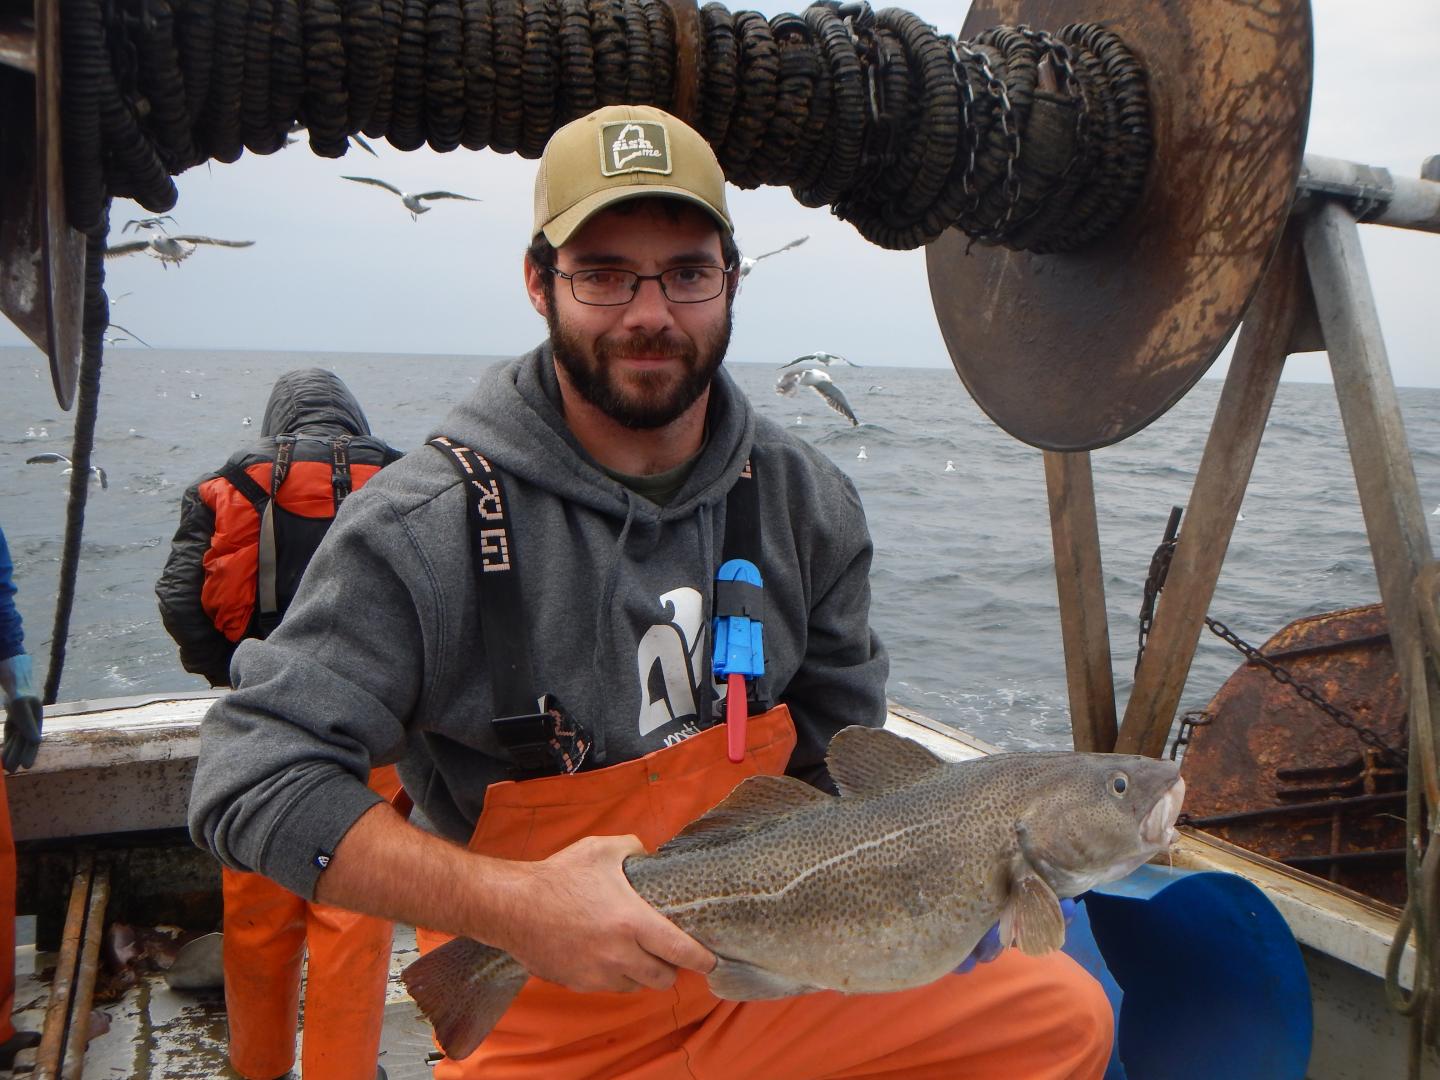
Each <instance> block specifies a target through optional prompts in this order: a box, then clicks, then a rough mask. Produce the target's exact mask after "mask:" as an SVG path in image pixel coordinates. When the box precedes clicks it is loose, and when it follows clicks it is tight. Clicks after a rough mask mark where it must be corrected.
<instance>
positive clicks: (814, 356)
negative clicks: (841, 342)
mask: <svg viewBox="0 0 1440 1080" xmlns="http://www.w3.org/2000/svg"><path fill="white" fill-rule="evenodd" d="M836 360H839V361H840V362H841V363H842V364H849V365H850V366H851V367H859V366H860V365H859V364H857V363H855V361H854V360H846V359H845V357H843V356H836V355H835V354H834V353H833V352H826V351H825V350H824V349H819V350H817V351H815V352H812V353H806V354H805V355H804V356H797V357H796V358H795V359H794V360H791V361H790V362H789V363H788V364H781V365H780V366H781V367H782V368H787V367H794V366H795V365H796V364H821V365H823V366H825V367H829V366H830V365H831V364H833V363H835V361H836Z"/></svg>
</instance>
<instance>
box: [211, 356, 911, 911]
mask: <svg viewBox="0 0 1440 1080" xmlns="http://www.w3.org/2000/svg"><path fill="white" fill-rule="evenodd" d="M559 403H560V396H559V388H558V385H557V384H556V380H555V373H554V367H553V361H552V359H551V355H550V350H549V347H548V345H547V346H542V347H541V348H540V349H538V350H536V351H534V352H531V353H529V354H527V355H526V356H523V357H521V358H519V359H518V360H514V361H510V362H508V363H505V364H501V365H497V366H495V367H493V368H490V369H488V370H487V371H486V372H485V373H484V374H483V375H482V376H481V379H480V383H479V386H478V387H477V388H476V390H475V392H474V394H473V395H472V396H471V397H470V399H469V400H468V401H466V402H465V403H463V404H462V405H460V406H459V407H458V408H456V409H455V410H454V411H452V412H451V414H450V415H449V416H448V417H447V418H446V420H445V422H444V424H443V425H442V426H441V428H440V429H439V431H438V432H437V434H444V435H448V436H450V437H451V438H453V439H455V440H457V441H458V442H461V443H463V444H465V445H467V446H469V447H471V448H472V449H474V450H476V451H478V452H479V453H481V454H483V455H484V456H485V457H486V458H487V459H489V460H490V461H491V462H492V463H493V464H494V465H496V466H498V467H499V468H500V469H501V470H502V471H503V475H504V478H505V485H506V499H507V503H508V510H509V513H510V515H511V523H512V524H511V528H512V535H513V539H514V548H515V550H514V551H513V552H512V558H513V559H514V561H515V564H516V573H517V575H518V578H519V582H520V589H521V595H522V597H523V602H524V607H525V620H526V627H525V629H526V632H527V633H528V635H529V644H530V654H531V660H532V664H533V666H534V674H535V678H536V681H537V682H538V683H539V685H538V686H537V687H535V691H536V693H539V692H542V691H545V692H550V693H553V694H555V695H556V696H557V697H558V698H559V699H560V701H561V702H562V703H563V704H564V705H565V707H566V708H567V709H568V711H569V712H570V713H571V714H573V715H574V716H575V717H576V718H578V719H579V720H580V721H581V722H582V723H584V724H585V725H587V726H588V727H590V728H591V730H593V731H596V732H597V733H601V738H600V739H599V740H597V741H598V742H601V743H603V757H602V759H601V760H599V761H596V762H592V763H589V764H593V765H595V766H600V767H603V766H604V765H611V764H615V763H617V762H621V761H625V760H628V759H631V758H634V757H638V756H641V755H643V754H646V753H649V752H651V751H653V750H656V749H659V748H661V747H664V746H667V745H673V744H675V743H676V742H678V741H681V740H683V739H684V738H687V737H689V736H690V735H693V734H695V733H696V732H698V731H699V730H702V729H703V728H705V727H708V726H710V725H711V724H712V723H714V722H715V721H716V719H717V718H718V717H719V714H720V710H721V707H722V704H721V703H718V702H717V700H716V694H715V689H714V682H713V679H712V676H711V672H710V650H711V635H710V618H711V602H712V591H713V582H714V578H715V573H716V569H717V568H718V566H719V563H720V562H721V560H722V558H723V554H722V550H721V549H722V545H723V540H724V536H725V511H726V496H727V494H728V493H729V490H730V487H731V486H732V484H734V483H735V481H736V478H737V477H738V476H739V473H740V471H741V468H742V466H743V465H744V462H745V461H746V459H747V458H749V457H750V456H751V454H752V450H753V453H754V457H755V461H756V470H757V472H756V475H757V480H758V484H759V492H760V518H761V523H762V527H761V533H762V537H761V552H760V561H761V566H760V571H761V574H762V576H763V580H764V596H765V618H764V642H765V690H766V695H765V696H767V697H768V698H769V699H771V700H774V701H780V702H784V703H785V704H787V705H788V706H789V707H790V710H791V713H792V715H793V717H794V719H795V724H796V728H797V731H798V735H799V741H798V744H797V746H796V749H795V753H794V755H793V756H792V758H791V763H790V772H791V773H792V774H794V775H798V776H801V777H804V778H807V779H811V780H816V779H818V778H821V777H823V768H824V766H823V762H824V751H825V746H826V745H827V743H828V742H829V739H830V737H831V736H832V735H833V734H834V733H835V732H836V731H838V730H839V729H840V728H842V727H845V726H847V725H849V724H868V725H879V724H881V723H883V722H884V716H885V692H884V688H885V679H886V676H887V674H888V669H889V662H888V659H887V658H886V655H885V652H884V650H883V648H882V647H881V645H880V642H879V640H878V639H877V638H876V636H875V635H874V633H873V632H872V631H871V630H870V626H869V608H870V586H869V570H870V559H871V543H870V536H869V532H868V529H867V527H866V524H865V517H864V513H863V511H862V509H861V506H860V500H859V496H858V495H857V493H856V491H855V489H854V487H853V485H852V484H851V483H850V481H849V479H848V478H847V477H846V476H845V475H844V474H843V473H841V472H840V471H839V470H838V469H837V468H836V467H835V466H834V465H833V464H832V463H831V462H830V461H828V460H827V459H826V458H825V457H823V456H822V455H821V454H820V453H818V452H817V451H815V450H814V449H813V448H811V447H810V446H809V445H807V444H806V443H804V442H802V441H800V440H799V439H796V438H795V437H793V436H791V435H790V434H789V433H787V432H786V431H785V430H784V429H783V428H781V427H780V426H778V425H776V424H773V423H771V422H769V421H766V420H763V419H761V418H758V417H756V416H755V414H754V412H753V411H752V409H751V408H750V404H749V402H748V401H747V400H746V399H745V396H744V394H743V393H742V392H741V391H740V390H739V389H738V388H737V387H736V385H735V383H734V382H733V380H731V379H730V377H729V375H728V374H726V373H725V372H724V371H723V370H722V371H721V372H720V373H719V374H718V375H717V377H716V379H715V382H714V384H713V388H712V391H711V395H710V408H709V415H708V418H707V422H708V438H707V441H706V444H705V447H704V449H703V450H702V451H701V453H700V455H699V457H698V459H697V460H696V463H695V465H694V468H693V470H692V471H691V473H690V475H689V477H688V478H687V479H686V481H685V483H684V485H683V486H682V487H681V489H680V490H679V492H678V493H677V494H676V495H675V497H674V498H673V499H671V500H670V501H669V503H668V504H667V505H666V506H664V507H663V508H662V507H660V506H657V505H656V504H654V503H652V502H650V501H649V500H648V499H646V498H644V497H643V496H641V495H638V494H636V493H635V492H633V491H631V490H630V489H629V488H627V487H625V486H624V485H623V484H621V483H619V482H617V481H616V480H614V479H612V478H611V477H609V476H608V475H606V473H605V472H604V471H603V470H602V469H601V468H600V466H599V465H598V464H597V463H596V462H595V461H594V459H593V458H591V457H590V456H589V454H587V453H586V452H585V450H584V449H583V448H582V447H581V446H580V444H579V443H578V441H577V440H576V439H575V437H574V436H573V435H572V434H571V433H570V430H569V428H568V427H567V426H566V424H565V420H564V418H563V416H562V413H561V411H560V405H559ZM476 596H477V592H476V583H475V579H474V574H473V573H472V570H471V556H470V547H469V539H468V533H467V520H466V504H465V498H464V492H463V490H462V488H461V485H460V483H459V481H458V479H457V476H456V473H455V470H454V468H453V466H452V465H451V464H450V463H449V462H448V461H447V460H446V459H445V456H444V455H443V454H442V453H441V451H439V450H437V449H436V448H434V447H430V446H425V447H422V448H420V449H418V450H416V451H413V452H412V453H410V454H408V455H407V456H406V457H405V458H403V459H402V460H401V461H399V462H398V463H396V464H395V465H392V466H390V467H388V468H386V469H384V470H383V471H382V472H380V473H379V474H377V475H376V477H375V478H374V479H373V480H372V481H371V482H370V483H369V484H367V485H366V486H365V488H364V489H363V490H361V491H358V492H356V493H355V494H354V495H352V496H351V497H350V498H348V499H347V500H346V501H345V504H344V506H343V507H342V509H341V513H340V515H339V517H338V518H337V519H336V522H335V524H334V526H333V527H332V528H331V529H330V532H329V534H328V535H327V536H326V539H325V541H324V543H323V544H322V545H321V547H320V549H319V551H318V552H317V553H316V555H315V558H314V559H313V561H312V562H311V564H310V569H309V570H308V572H307V573H306V575H305V579H304V582H303V584H302V586H301V588H300V591H299V592H298V593H297V595H296V597H295V600H294V602H293V603H292V605H291V607H290V610H289V612H288V614H287V615H286V618H285V621H284V622H283V623H282V624H281V625H280V627H279V629H278V630H277V631H276V632H275V633H274V634H272V635H271V636H270V638H269V639H267V640H265V641H248V642H245V643H244V644H243V645H242V646H241V647H240V649H239V650H238V651H237V653H236V655H235V660H234V664H233V674H234V675H235V678H236V686H237V689H236V691H235V692H234V693H232V694H230V695H229V696H227V697H226V698H224V699H222V700H220V701H218V702H216V704H215V705H214V706H213V707H212V708H211V709H210V712H209V713H208V714H207V715H206V717H205V721H204V724H203V726H202V731H201V750H200V761H199V767H198V770H197V773H196V777H195V786H194V789H193V792H192V794H191V800H190V828H191V832H192V835H193V836H194V837H195V840H196V842H197V843H199V844H201V845H202V846H205V847H208V848H209V849H210V850H211V851H213V852H214V853H215V855H216V856H217V857H219V858H220V860H221V861H222V862H224V863H225V864H226V865H228V866H231V867H234V868H236V869H240V870H255V871H259V872H260V873H263V874H266V875H267V876H269V877H272V878H274V879H275V880H277V881H279V882H280V883H281V884H282V885H285V886H286V887H287V888H290V889H292V890H294V891H295V892H297V893H299V894H301V895H302V896H313V895H314V890H315V884H316V879H317V878H318V876H319V874H320V872H321V870H322V869H323V867H324V865H326V864H327V863H328V856H329V855H330V853H332V852H333V851H334V850H335V847H336V845H337V844H338V843H339V842H340V840H341V838H342V837H343V836H344V835H345V832H346V830H348V829H349V828H350V826H351V825H352V824H354V822H355V820H356V819H357V818H358V817H360V815H361V814H363V813H364V812H365V811H367V810H368V809H370V807H371V806H373V805H374V803H375V802H376V801H377V798H378V797H377V796H376V795H375V794H374V793H373V792H371V791H370V790H369V789H368V788H367V787H366V786H365V783H364V779H365V777H366V776H367V774H368V771H369V769H370V768H371V767H372V766H374V765H380V764H386V763H391V762H398V763H399V768H400V776H401V779H402V780H403V781H404V783H405V787H406V790H407V791H408V792H409V793H410V795H411V797H412V798H413V799H414V801H415V805H416V816H415V818H414V819H413V820H415V821H416V822H417V823H418V824H421V825H422V826H423V827H426V828H429V829H431V830H432V831H434V832H437V833H439V834H440V835H443V836H446V837H449V838H451V839H453V840H456V841H459V842H461V843H464V842H465V841H467V840H468V839H469V837H470V835H471V833H472V832H473V830H474V827H475V824H476V822H477V821H478V819H479V817H480V812H481V809H482V807H483V803H484V798H485V789H486V788H487V787H488V786H489V785H490V784H491V783H494V782H496V781H498V780H503V779H507V778H508V777H509V770H510V768H511V764H512V763H511V761H510V760H509V758H508V756H507V752H506V751H505V750H504V749H503V748H502V747H501V746H500V744H499V743H498V741H497V740H496V738H495V736H494V734H493V732H492V730H491V727H490V723H489V721H490V719H491V718H492V717H493V716H494V709H493V707H492V699H491V691H490V672H489V668H488V666H487V663H486V658H485V654H484V647H483V637H482V633H481V625H480V619H479V613H478V605H477V600H476Z"/></svg>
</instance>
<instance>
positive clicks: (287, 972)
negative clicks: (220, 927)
mask: <svg viewBox="0 0 1440 1080" xmlns="http://www.w3.org/2000/svg"><path fill="white" fill-rule="evenodd" d="M370 787H371V789H372V790H374V791H375V792H376V793H378V794H379V795H380V796H381V797H383V798H385V799H387V800H389V799H390V798H391V797H392V796H394V794H395V792H396V791H398V790H399V788H400V778H399V777H398V776H396V774H395V766H393V765H386V766H383V767H382V768H379V769H376V770H375V771H374V772H372V773H371V774H370ZM222 885H223V888H224V896H225V924H224V926H225V949H224V951H225V1012H226V1015H227V1017H228V1019H229V1022H230V1064H231V1065H233V1066H234V1068H235V1071H236V1072H238V1073H239V1074H240V1075H241V1076H243V1077H246V1078H247V1080H274V1078H275V1077H278V1076H283V1075H284V1074H285V1073H287V1072H289V1070H290V1067H291V1066H292V1065H293V1064H294V1063H295V1032H296V1030H297V1026H298V1021H299V1007H300V963H301V960H302V958H303V957H304V955H305V953H306V951H307V950H308V952H309V954H310V961H309V965H308V968H307V970H306V976H305V1035H304V1039H303V1040H302V1051H301V1058H302V1061H301V1065H302V1068H301V1073H302V1075H303V1076H304V1078H305V1080H375V1065H376V1062H377V1061H378V1059H379V1053H380V1029H381V1026H382V1024H383V1021H384V1017H385V985H386V981H387V980H388V978H389V975H390V932H391V925H390V923H389V922H387V921H386V920H384V919H376V918H373V917H371V916H369V915H357V914H355V913H354V912H353V911H346V910H345V909H343V908H337V907H331V906H330V905H328V904H314V903H310V902H309V901H306V900H304V899H302V898H301V897H299V896H296V895H295V894H294V893H292V892H291V891H290V890H289V889H286V888H284V887H283V886H281V885H277V884H276V883H275V882H273V881H271V880H270V879H269V878H267V877H263V876H262V875H260V874H242V873H239V872H237V871H234V870H230V869H228V868H227V869H226V870H225V871H224V872H223V874H222Z"/></svg>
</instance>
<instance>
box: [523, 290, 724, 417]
mask: <svg viewBox="0 0 1440 1080" xmlns="http://www.w3.org/2000/svg"><path fill="white" fill-rule="evenodd" d="M545 321H546V322H547V323H548V324H549V326H550V343H551V346H552V348H553V349H554V352H555V359H556V361H557V362H558V363H559V365H560V367H561V368H562V369H563V370H564V372H565V374H566V375H567V376H568V377H569V379H570V382H571V384H572V385H573V386H574V387H575V389H576V390H577V391H579V393H580V396H581V397H582V398H584V399H585V400H586V401H588V402H589V403H590V404H591V405H593V406H595V408H597V409H599V410H600V411H601V412H602V413H604V414H605V415H606V416H608V417H609V418H610V419H611V420H614V421H615V422H616V423H617V424H620V425H622V426H624V427H627V428H631V429H633V430H637V431H649V430H653V429H655V428H659V427H664V426H665V425H666V424H668V423H670V422H671V421H673V420H675V419H677V418H678V417H679V416H680V415H681V414H682V413H684V412H685V410H686V409H688V408H690V406H691V405H693V404H695V402H696V401H697V400H698V399H699V397H700V395H701V394H703V393H704V392H705V390H706V389H707V388H708V387H709V386H710V383H711V381H712V380H713V379H714V378H715V372H716V371H718V370H719V368H720V364H721V362H722V361H723V360H724V359H725V350H726V349H727V348H729V346H730V331H731V327H732V324H733V322H734V317H733V312H732V311H731V310H730V308H729V307H728V305H727V307H726V311H725V321H724V323H723V324H722V325H721V326H720V327H719V329H718V330H717V331H716V333H715V335H714V337H713V338H711V339H710V340H709V341H701V342H699V343H698V344H697V343H696V342H695V341H693V340H691V339H689V338H683V337H672V336H670V335H667V334H631V335H630V336H629V337H626V338H622V339H619V340H610V339H606V338H601V339H599V340H598V341H596V342H595V345H594V348H593V350H590V349H587V348H586V346H585V344H584V342H582V341H581V340H580V338H579V336H578V335H576V334H573V333H570V332H569V331H568V330H567V329H566V328H565V327H564V326H562V325H561V324H560V321H559V319H558V318H557V317H556V315H555V304H554V302H553V301H552V302H551V304H550V310H549V311H548V312H547V314H546V317H545ZM627 354H640V355H642V356H666V357H671V356H673V357H677V358H679V360H680V361H681V367H682V369H683V370H682V371H681V373H680V374H679V375H678V376H677V375H676V373H675V372H674V371H673V370H663V371H632V372H629V373H627V375H626V376H624V377H623V378H617V377H616V375H615V365H614V358H615V357H617V356H624V355H627Z"/></svg>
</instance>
